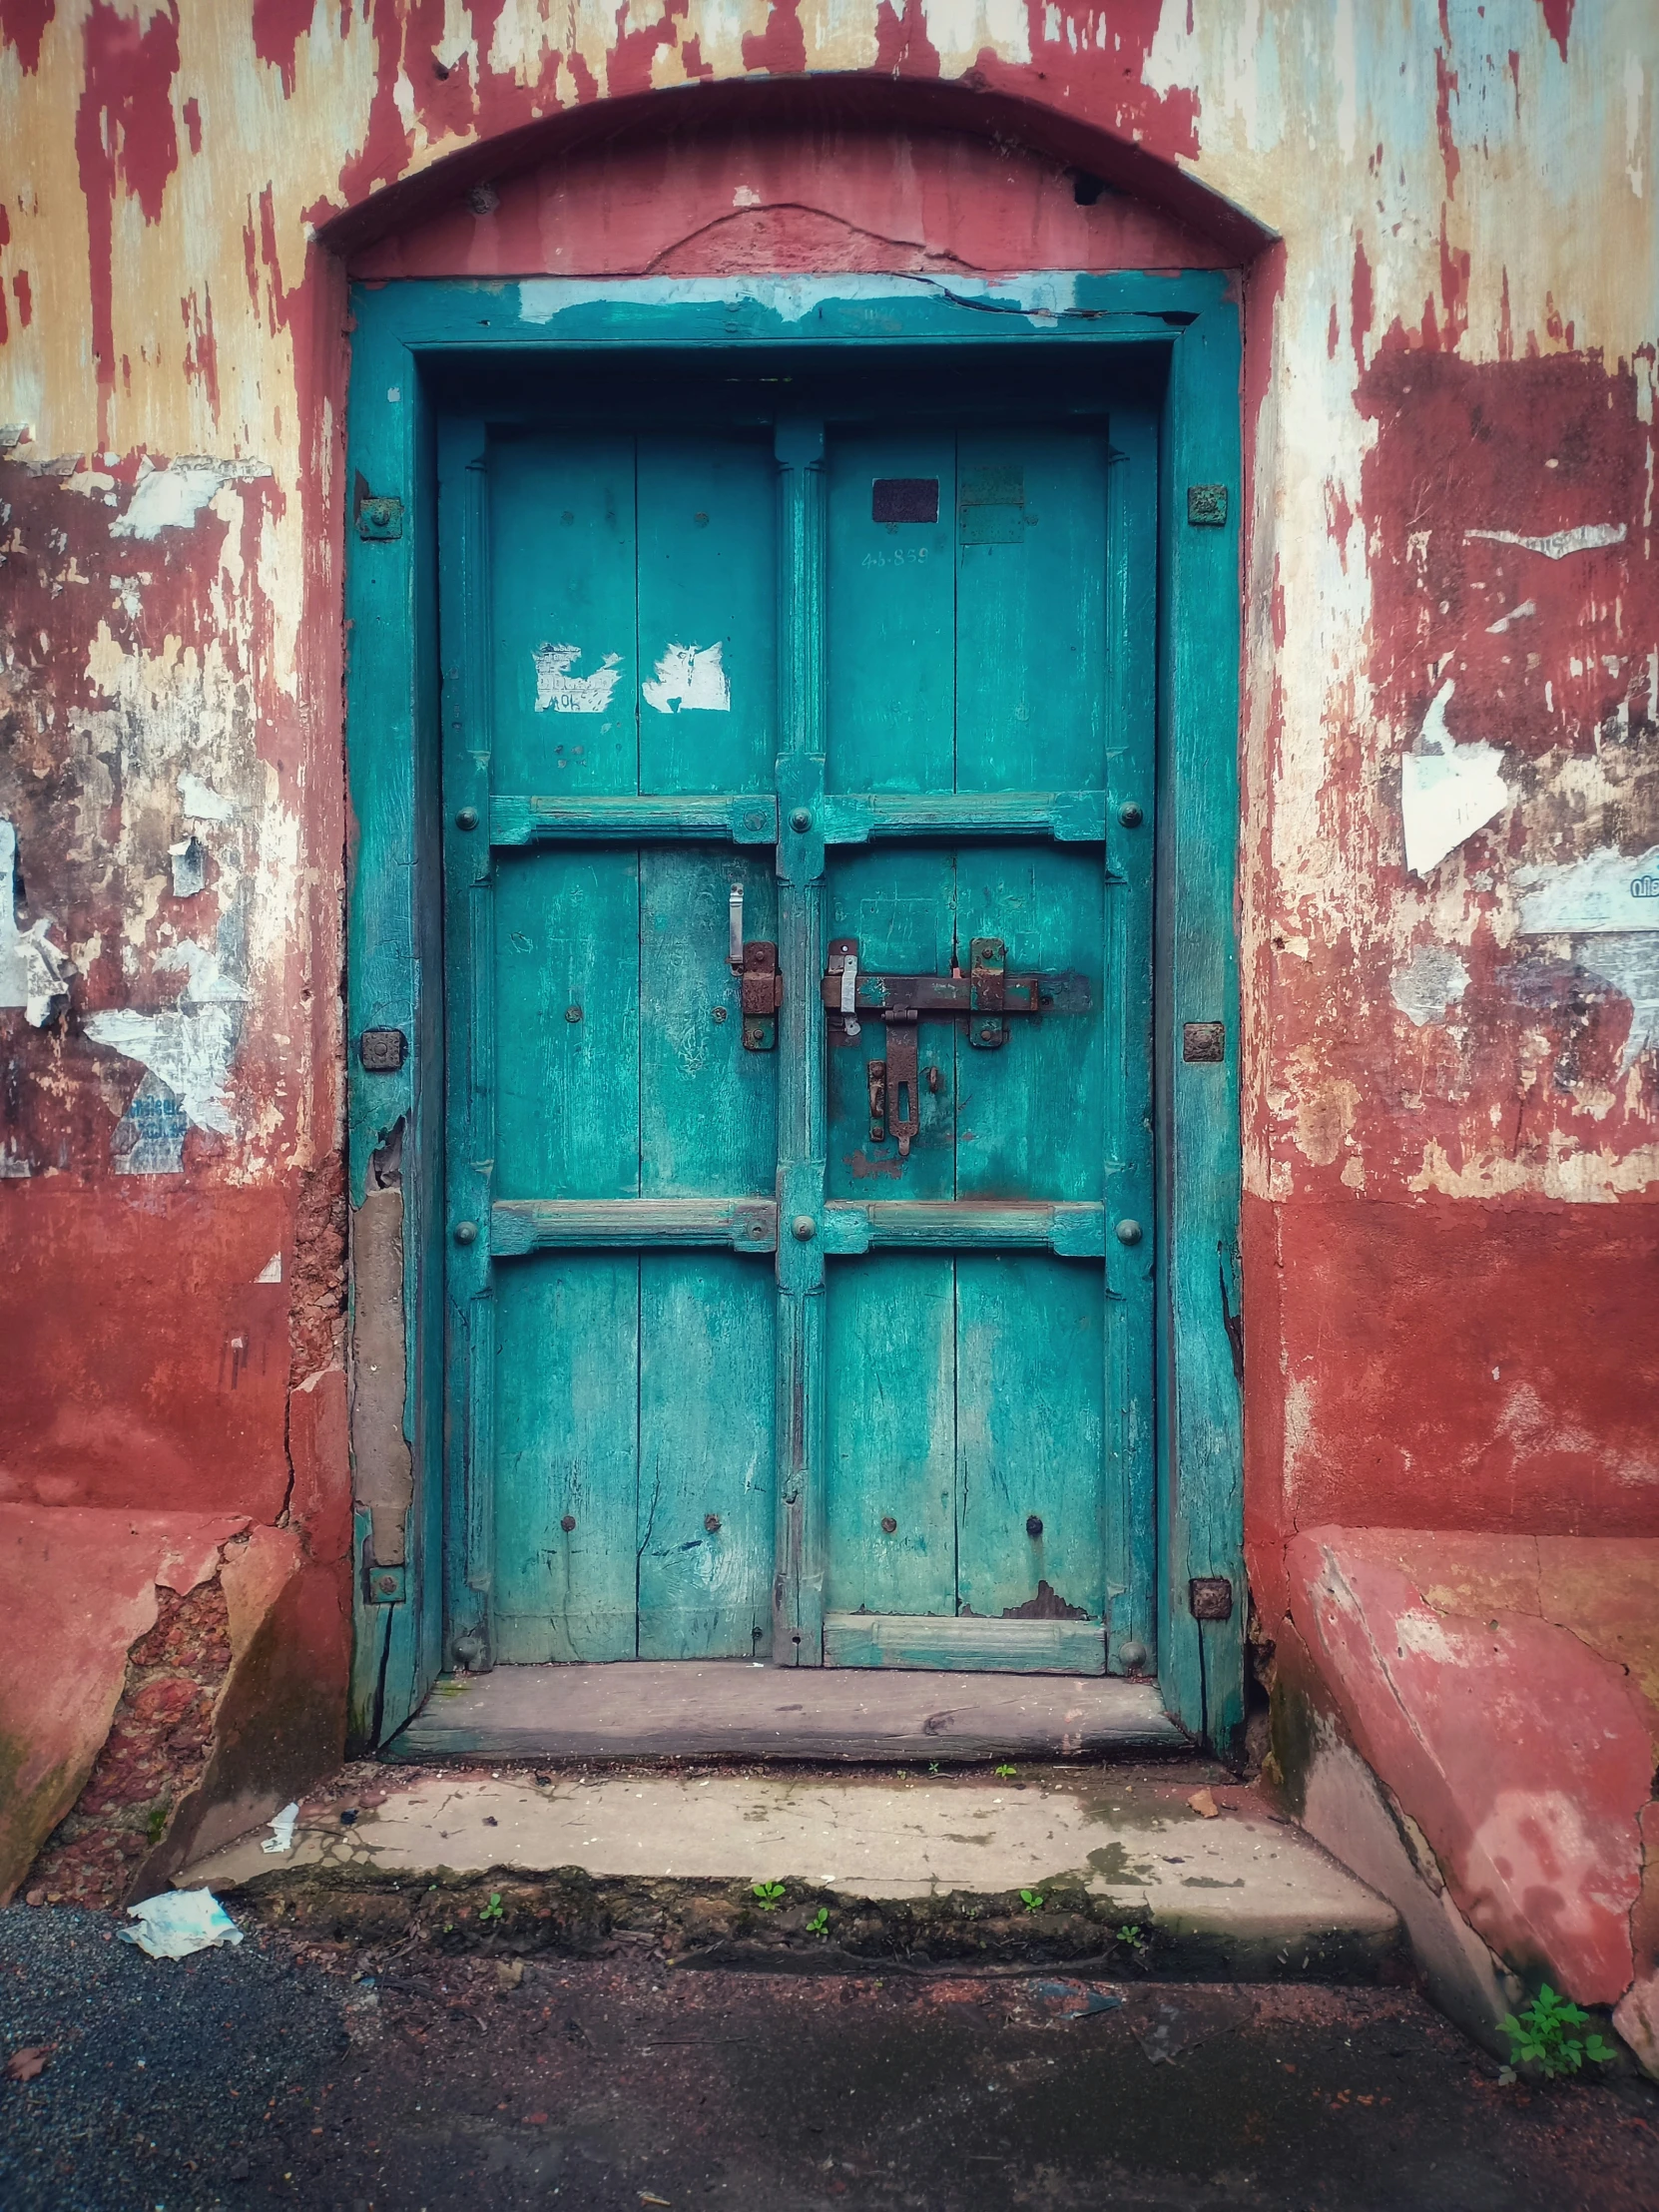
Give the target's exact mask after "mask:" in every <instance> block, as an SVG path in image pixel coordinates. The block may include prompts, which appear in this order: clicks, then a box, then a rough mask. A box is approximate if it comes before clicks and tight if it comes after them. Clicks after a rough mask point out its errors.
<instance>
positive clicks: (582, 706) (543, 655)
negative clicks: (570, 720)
mask: <svg viewBox="0 0 1659 2212" xmlns="http://www.w3.org/2000/svg"><path fill="white" fill-rule="evenodd" d="M531 658H532V659H533V660H534V662H535V664H536V712H537V714H538V715H544V714H546V712H547V710H548V709H549V708H550V707H551V708H552V710H553V712H554V713H555V714H556V715H602V714H603V713H604V712H605V710H606V708H607V707H608V706H609V705H610V704H611V694H612V692H614V691H615V690H616V688H617V684H618V681H619V680H620V678H621V675H622V666H621V663H622V655H621V654H620V653H607V654H606V656H605V658H604V660H603V661H601V662H600V664H599V666H598V667H597V668H596V669H595V670H594V671H593V673H592V675H591V676H572V675H571V673H570V671H571V669H572V668H573V667H574V666H575V664H576V663H577V662H578V661H579V660H580V659H581V658H582V648H581V647H580V646H579V645H538V646H537V647H536V650H535V652H534V653H533V654H532V656H531Z"/></svg>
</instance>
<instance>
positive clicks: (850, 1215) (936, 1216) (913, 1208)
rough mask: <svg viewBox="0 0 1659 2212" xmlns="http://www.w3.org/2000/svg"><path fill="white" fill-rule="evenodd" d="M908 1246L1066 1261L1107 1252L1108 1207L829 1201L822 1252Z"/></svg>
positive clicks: (988, 1201)
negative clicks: (1018, 1251)
mask: <svg viewBox="0 0 1659 2212" xmlns="http://www.w3.org/2000/svg"><path fill="white" fill-rule="evenodd" d="M905 1246H908V1247H909V1248H910V1249H911V1250H913V1251H941V1250H945V1251H959V1252H960V1251H965V1252H1001V1251H1006V1250H1007V1249H1009V1248H1010V1247H1023V1248H1025V1249H1027V1250H1030V1249H1035V1250H1038V1251H1048V1252H1056V1253H1058V1254H1059V1255H1060V1256H1061V1258H1062V1259H1067V1260H1103V1259H1104V1258H1105V1256H1106V1209H1105V1207H1104V1206H1094V1205H1081V1204H1075V1205H1074V1204H1065V1203H1058V1204H1051V1203H1048V1202H1046V1201H1035V1202H1031V1201H1026V1200H1023V1199H1021V1200H1012V1199H1009V1200H1004V1199H948V1198H941V1199H925V1198H916V1199H903V1198H894V1199H888V1198H883V1199H874V1200H872V1201H870V1202H869V1203H868V1204H867V1205H859V1204H855V1203H853V1202H851V1201H849V1200H846V1199H831V1200H830V1203H829V1204H828V1205H827V1206H826V1207H825V1209H824V1249H825V1251H826V1252H828V1253H831V1254H835V1255H848V1254H856V1253H860V1252H870V1251H874V1250H886V1251H890V1250H893V1249H896V1248H901V1247H905Z"/></svg>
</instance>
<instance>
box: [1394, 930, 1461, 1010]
mask: <svg viewBox="0 0 1659 2212" xmlns="http://www.w3.org/2000/svg"><path fill="white" fill-rule="evenodd" d="M1468 987H1469V971H1468V969H1467V968H1466V967H1465V966H1464V964H1463V962H1462V961H1461V960H1460V959H1459V958H1458V956H1457V954H1456V953H1455V952H1453V951H1452V950H1451V949H1450V947H1449V946H1447V945H1443V944H1419V945H1418V946H1417V947H1416V949H1415V950H1414V951H1413V952H1412V954H1411V957H1410V958H1409V960H1407V961H1406V963H1405V965H1404V966H1403V967H1400V968H1395V970H1394V972H1393V975H1392V977H1391V979H1390V981H1389V984H1388V989H1389V991H1390V993H1391V994H1392V997H1393V1002H1394V1004H1395V1005H1396V1006H1397V1007H1398V1008H1399V1010H1400V1012H1401V1013H1402V1014H1404V1015H1405V1017H1406V1019H1407V1020H1408V1021H1410V1022H1411V1023H1412V1024H1413V1026H1414V1027H1416V1028H1418V1029H1421V1028H1422V1027H1423V1026H1424V1025H1425V1023H1427V1022H1431V1021H1440V1020H1443V1019H1444V1017H1445V1015H1446V1014H1447V1013H1448V1012H1449V1011H1450V1009H1451V1008H1452V1007H1453V1006H1455V1005H1456V1004H1457V1001H1458V1000H1459V999H1460V998H1461V997H1462V995H1463V993H1464V992H1465V991H1466V990H1467V989H1468Z"/></svg>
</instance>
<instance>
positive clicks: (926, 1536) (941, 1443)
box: [826, 1252, 956, 1618]
mask: <svg viewBox="0 0 1659 2212" xmlns="http://www.w3.org/2000/svg"><path fill="white" fill-rule="evenodd" d="M954 1282H955V1272H954V1268H953V1265H952V1263H951V1261H950V1259H949V1258H948V1257H947V1256H945V1255H936V1254H933V1253H912V1252H880V1253H870V1254H868V1255H866V1256H865V1257H864V1258H862V1259H858V1260H836V1261H832V1262H831V1263H830V1281H829V1292H828V1297H829V1356H828V1381H829V1408H828V1415H827V1419H828V1426H829V1443H828V1451H827V1467H826V1483H827V1487H828V1501H827V1503H828V1520H829V1553H830V1567H829V1589H830V1596H829V1608H830V1611H831V1612H835V1613H858V1612H870V1613H910V1614H916V1613H936V1614H942V1615H944V1616H946V1617H947V1618H948V1617H949V1616H950V1615H952V1614H953V1613H954V1612H955V1610H956V1316H955V1306H954V1299H953V1296H952V1293H953V1289H954ZM889 1521H890V1522H891V1523H892V1526H891V1527H890V1528H889V1527H888V1526H887V1523H888V1522H889Z"/></svg>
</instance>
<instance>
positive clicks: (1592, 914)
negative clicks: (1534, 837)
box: [1514, 844, 1659, 937]
mask: <svg viewBox="0 0 1659 2212" xmlns="http://www.w3.org/2000/svg"><path fill="white" fill-rule="evenodd" d="M1514 884H1515V888H1516V890H1517V891H1518V892H1519V893H1520V929H1521V934H1522V936H1525V937H1554V936H1576V935H1578V934H1579V933H1580V932H1582V931H1586V930H1626V929H1659V844H1656V845H1653V846H1651V847H1650V848H1649V849H1648V850H1647V851H1646V852H1641V853H1638V854H1637V855H1636V856H1635V858H1632V857H1631V855H1630V854H1629V853H1628V852H1615V851H1612V850H1610V849H1609V848H1607V847H1605V846H1604V847H1603V848H1602V850H1601V851H1599V852H1586V853H1585V855H1584V857H1583V858H1582V859H1581V860H1565V861H1556V862H1552V863H1545V864H1543V865H1540V866H1534V867H1519V868H1516V870H1515V874H1514Z"/></svg>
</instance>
